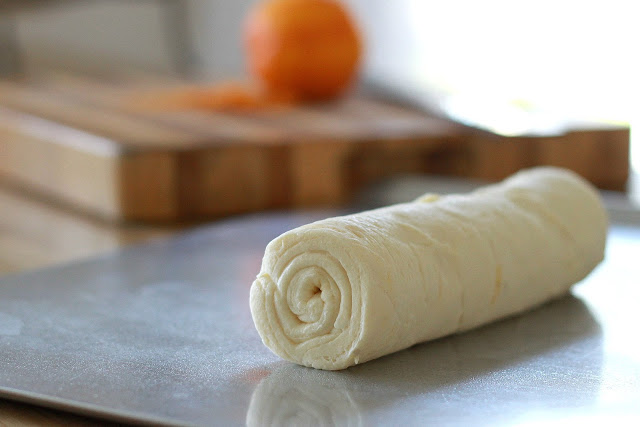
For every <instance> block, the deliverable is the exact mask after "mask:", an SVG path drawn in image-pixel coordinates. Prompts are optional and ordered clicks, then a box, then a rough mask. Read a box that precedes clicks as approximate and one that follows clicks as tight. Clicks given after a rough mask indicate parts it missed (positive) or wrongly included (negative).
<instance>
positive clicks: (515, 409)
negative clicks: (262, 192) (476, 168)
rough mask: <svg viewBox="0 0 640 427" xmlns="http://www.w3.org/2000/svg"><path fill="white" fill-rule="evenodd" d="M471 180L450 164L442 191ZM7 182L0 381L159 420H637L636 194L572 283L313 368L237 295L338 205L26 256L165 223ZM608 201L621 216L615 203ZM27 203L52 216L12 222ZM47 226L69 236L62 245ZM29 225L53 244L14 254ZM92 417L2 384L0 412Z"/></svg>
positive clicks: (38, 418)
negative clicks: (93, 212)
mask: <svg viewBox="0 0 640 427" xmlns="http://www.w3.org/2000/svg"><path fill="white" fill-rule="evenodd" d="M423 184H424V183H421V182H419V181H407V180H405V181H402V183H398V182H396V183H395V184H394V183H391V184H389V185H388V186H386V187H385V186H381V187H378V188H377V190H376V191H373V192H370V193H369V194H368V195H366V197H365V198H366V199H368V203H372V202H371V201H372V200H373V201H374V202H373V203H374V204H386V203H390V202H395V201H399V200H394V197H400V196H398V195H399V194H402V198H403V199H404V200H406V199H408V198H409V197H411V196H413V195H412V194H411V193H412V192H414V191H420V192H424V191H423V190H424V188H423ZM468 185H469V184H467V183H460V182H453V181H449V182H448V183H446V185H444V186H442V185H441V186H440V191H443V192H447V191H461V190H465V189H466V187H467V186H468ZM418 187H419V190H418ZM0 196H1V197H3V198H4V199H3V200H5V201H8V202H10V203H5V205H4V206H3V209H4V211H5V212H13V217H11V216H4V218H5V220H4V221H5V224H4V226H5V227H4V228H5V229H7V228H8V229H9V230H13V236H14V237H13V240H11V239H8V238H7V237H4V239H5V240H4V243H3V245H1V246H0V250H1V251H0V252H1V253H0V255H2V256H3V257H5V258H4V259H10V260H11V262H5V264H4V265H3V267H4V271H6V272H12V274H8V275H5V276H4V277H0V360H1V361H2V362H1V363H2V369H1V370H0V395H2V396H3V397H5V398H8V399H12V400H19V401H22V402H28V403H33V404H37V405H43V406H46V407H50V408H57V409H63V410H68V411H73V412H75V413H80V414H87V415H90V416H97V417H105V418H106V419H111V420H116V421H142V422H144V421H147V422H152V423H167V424H199V425H201V424H211V423H212V422H215V423H216V424H219V425H240V424H248V425H264V424H271V423H273V424H275V425H279V424H283V423H286V422H290V423H296V422H298V421H300V422H302V421H303V420H312V422H314V423H326V424H331V423H335V424H341V425H375V424H385V425H388V424H390V423H393V424H399V423H404V424H408V425H412V424H416V423H417V424H424V423H425V422H429V423H434V424H439V425H452V424H468V423H470V422H473V423H474V424H490V425H501V424H509V425H512V424H518V425H522V424H524V425H530V424H538V423H550V422H557V423H558V424H559V423H562V424H565V423H566V422H570V421H580V422H582V421H585V420H588V421H595V422H597V423H598V424H603V423H605V422H612V423H616V424H619V423H621V422H627V423H633V422H634V421H635V422H638V421H640V412H639V411H638V408H637V402H638V401H640V346H639V345H638V344H637V340H636V336H637V333H636V325H637V324H638V322H639V321H640V317H639V316H638V314H637V307H635V305H636V302H637V301H638V297H639V296H640V286H639V285H640V283H639V282H640V265H638V263H637V257H638V254H640V221H636V219H637V217H634V216H633V213H632V211H628V212H627V214H625V215H626V216H624V215H623V217H624V218H623V219H625V221H624V222H626V225H625V224H616V225H614V226H613V227H612V228H611V233H610V237H609V242H608V247H607V255H606V260H605V262H603V263H602V264H601V265H600V266H599V267H598V268H597V269H596V270H595V271H594V273H593V274H592V275H590V276H589V277H588V278H587V279H586V280H585V281H583V282H582V283H581V284H579V285H577V286H576V287H575V288H574V291H573V294H572V295H570V296H567V297H565V298H562V299H559V300H557V301H554V302H551V303H550V304H546V305H544V306H542V307H540V308H538V309H535V310H532V311H530V312H528V313H526V314H524V315H521V316H517V317H513V318H510V319H507V320H504V321H501V322H497V323H494V324H491V325H489V326H486V327H483V328H480V329H477V330H474V331H471V332H468V333H465V334H461V335H455V336H452V337H448V338H444V339H440V340H437V341H434V342H431V343H427V344H422V345H418V346H414V347H412V348H410V349H408V350H405V351H402V352H398V353H396V354H394V355H390V356H387V357H384V358H381V359H379V360H376V361H372V362H369V363H366V364H363V365H360V366H356V367H353V368H350V369H348V370H346V371H341V372H322V371H316V370H312V369H308V368H303V367H299V366H296V365H293V364H290V363H288V362H284V361H282V360H280V359H279V358H277V357H276V356H274V355H273V354H271V353H270V352H269V351H268V350H267V349H266V347H264V346H263V345H262V343H261V342H260V338H259V336H258V335H257V332H256V331H255V329H254V327H253V323H252V321H251V316H250V313H249V309H248V303H247V301H248V292H249V286H250V284H251V282H252V280H253V277H254V276H255V274H256V272H257V271H258V269H259V265H260V261H261V258H262V254H263V251H264V247H265V245H266V243H267V242H268V241H269V240H270V239H271V238H273V237H275V236H276V235H278V234H280V233H281V232H283V231H285V230H287V229H289V228H292V227H294V226H296V225H300V224H303V223H306V222H309V221H311V220H314V219H319V218H322V217H324V216H328V215H332V214H334V213H335V212H333V211H321V212H298V213H291V212H289V213H271V214H256V215H250V216H246V217H241V218H235V219H230V220H223V221H220V222H218V223H215V224H213V225H209V226H200V227H196V228H195V229H192V230H190V231H188V232H186V233H181V234H179V235H177V236H176V237H173V238H171V239H168V240H167V239H163V240H156V241H154V242H151V243H149V244H146V245H142V246H136V247H129V248H125V249H124V250H121V251H117V252H111V253H108V254H103V255H100V256H99V257H97V258H92V259H88V260H83V261H79V262H74V263H70V264H64V265H61V266H54V267H50V268H46V269H41V270H33V271H27V272H20V271H21V270H27V269H30V268H32V267H35V266H38V264H40V265H47V264H56V263H59V262H61V261H67V260H71V259H74V258H78V257H80V256H81V254H82V253H83V251H82V249H81V248H82V247H84V248H85V252H84V253H86V254H90V253H97V252H101V251H105V250H107V249H109V248H115V247H118V246H120V245H124V244H128V243H132V242H140V241H144V240H147V239H149V238H150V237H157V236H164V235H167V234H172V233H174V232H175V231H176V230H167V229H163V228H161V227H149V226H133V225H129V226H115V225H108V224H104V223H101V222H96V221H94V220H91V219H88V218H87V217H84V216H82V215H81V214H65V211H64V210H61V209H59V208H58V207H55V206H49V205H45V206H46V208H43V209H44V210H43V209H40V208H39V207H38V206H39V203H40V202H37V201H32V200H30V199H23V198H22V196H20V195H19V194H17V193H15V192H13V191H4V192H3V193H0ZM12 206H13V207H12ZM615 206H618V205H615V203H614V208H615ZM616 212H617V213H616ZM613 214H614V215H612V216H614V217H619V216H620V209H617V210H615V209H614V212H613ZM616 215H617V216H616ZM34 218H39V219H43V220H46V225H49V227H46V225H41V226H40V227H41V230H35V231H39V232H35V231H34V230H31V229H30V228H28V227H27V226H24V227H22V228H20V227H15V224H17V223H18V222H20V221H19V219H21V220H24V221H25V223H27V222H28V221H27V220H28V219H31V220H33V219H34ZM11 221H14V222H13V223H12V222H11ZM12 224H13V226H12ZM56 225H57V228H58V229H60V230H59V231H66V233H67V234H68V235H69V236H71V235H75V236H76V238H75V243H73V241H71V242H67V246H66V247H67V250H66V252H65V249H64V248H65V244H63V243H64V241H65V240H64V238H63V237H55V236H57V234H56V232H55V231H54V230H55V229H56ZM47 229H49V230H50V231H49V232H48V233H44V231H45V230H47ZM3 234H4V235H5V236H6V235H11V233H8V232H5V233H3ZM29 236H31V237H30V238H29ZM43 236H44V237H43ZM47 236H48V237H47ZM100 236H102V237H100ZM77 237H82V238H83V239H84V240H80V239H78V238H77ZM30 239H31V241H32V242H31V243H32V246H33V247H34V248H35V247H37V246H38V245H40V246H42V245H43V244H46V243H47V241H48V242H49V245H50V248H49V249H48V250H43V251H42V253H41V254H40V256H39V257H34V256H32V257H29V253H31V252H30V251H29V250H27V249H28V248H29V247H30V246H29V244H27V243H25V244H22V246H19V245H18V248H22V249H19V250H22V253H23V257H22V258H21V257H18V256H14V258H13V259H11V258H6V256H7V255H6V254H8V253H10V252H11V249H12V248H11V246H12V244H13V245H14V246H15V244H16V242H20V241H23V242H29V240H30ZM37 239H41V240H40V242H39V243H37V242H38V240H37ZM34 240H35V243H34ZM82 242H84V243H82ZM92 244H93V246H92ZM56 248H58V250H56ZM60 248H62V249H60ZM33 253H37V252H33ZM65 253H66V255H65ZM24 255H26V256H24ZM46 255H48V256H49V257H50V258H49V259H47V257H46ZM29 259H30V261H29ZM21 262H22V264H20V263H21ZM92 422H93V421H92V420H91V419H89V418H81V417H77V416H73V415H66V414H64V413H62V412H58V411H52V410H48V409H40V407H39V406H31V405H24V404H20V403H10V402H9V401H6V400H5V401H2V400H0V424H2V423H4V424H6V425H33V424H42V423H47V424H53V425H56V424H57V425H63V424H64V425H68V424H76V425H78V424H85V423H92Z"/></svg>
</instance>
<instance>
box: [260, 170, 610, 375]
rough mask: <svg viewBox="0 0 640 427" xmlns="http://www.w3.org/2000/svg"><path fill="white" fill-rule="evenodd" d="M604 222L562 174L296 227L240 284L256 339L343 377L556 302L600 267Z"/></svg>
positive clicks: (581, 184)
mask: <svg viewBox="0 0 640 427" xmlns="http://www.w3.org/2000/svg"><path fill="white" fill-rule="evenodd" d="M606 230H607V218H606V212H605V210H604V207H603V205H602V203H601V201H600V199H599V197H598V194H597V192H596V191H595V190H594V189H593V188H592V187H591V186H590V185H589V184H588V183H587V182H586V181H584V180H583V179H582V178H580V177H578V176H577V175H575V174H573V173H572V172H569V171H565V170H561V169H556V168H536V169H532V170H528V171H523V172H520V173H518V174H516V175H514V176H513V177H511V178H509V179H507V180H505V181H504V182H502V183H500V184H496V185H491V186H487V187H484V188H481V189H480V190H477V191H475V192H473V193H470V194H467V195H452V196H442V197H439V198H438V197H433V196H429V197H427V198H424V199H423V198H421V199H418V200H417V201H414V202H412V203H405V204H399V205H393V206H389V207H387V208H382V209H377V210H373V211H368V212H362V213H359V214H355V215H350V216H344V217H338V218H330V219H326V220H323V221H318V222H315V223H313V224H309V225H305V226H302V227H299V228H296V229H294V230H291V231H289V232H287V233H284V234H283V235H281V236H280V237H278V238H276V239H274V240H273V241H272V242H271V243H269V245H268V246H267V249H266V253H265V256H264V259H263V262H262V269H261V271H260V273H259V275H258V277H257V279H256V281H255V282H254V284H253V286H252V288H251V312H252V315H253V318H254V321H255V324H256V327H257V329H258V331H259V333H260V335H261V337H262V339H263V341H264V343H265V344H266V345H267V346H268V347H269V348H270V349H271V350H273V351H274V352H275V353H276V354H278V355H280V356H281V357H283V358H285V359H288V360H291V361H293V362H296V363H299V364H303V365H306V366H313V367H315V368H320V369H343V368H346V367H348V366H351V365H354V364H358V363H362V362H365V361H367V360H371V359H374V358H377V357H380V356H383V355H386V354H389V353H391V352H394V351H397V350H401V349H404V348H407V347H409V346H411V345H413V344H416V343H419V342H423V341H427V340H430V339H434V338H437V337H441V336H444V335H447V334H451V333H454V332H459V331H463V330H467V329H470V328H473V327H476V326H478V325H481V324H484V323H487V322H490V321H492V320H495V319H498V318H501V317H504V316H508V315H511V314H514V313H518V312H522V311H523V310H526V309H528V308H531V307H533V306H535V305H538V304H540V303H542V302H545V301H547V300H549V299H551V298H554V297H557V296H559V295H562V294H565V293H566V292H567V291H568V289H569V288H570V286H571V285H572V284H574V283H575V282H577V281H579V280H581V279H582V278H584V277H585V276H586V275H587V274H588V273H589V272H590V271H591V270H592V269H593V268H594V267H595V266H596V265H597V264H598V263H599V262H600V261H601V260H602V257H603V253H604V245H605V239H606Z"/></svg>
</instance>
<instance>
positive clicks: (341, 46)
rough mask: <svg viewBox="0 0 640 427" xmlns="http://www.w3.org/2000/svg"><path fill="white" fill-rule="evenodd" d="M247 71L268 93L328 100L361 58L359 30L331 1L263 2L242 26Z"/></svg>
mask: <svg viewBox="0 0 640 427" xmlns="http://www.w3.org/2000/svg"><path fill="white" fill-rule="evenodd" d="M244 35H245V43H246V49H247V65H248V68H249V72H250V73H251V74H252V75H253V76H254V77H255V78H257V79H258V80H259V81H260V82H262V84H263V85H264V89H265V90H266V91H267V92H268V93H284V94H286V95H288V96H291V97H293V98H295V99H298V100H300V101H319V100H329V99H332V98H335V97H337V96H339V95H341V94H342V93H343V92H344V91H345V90H346V89H347V88H348V86H349V84H350V83H351V82H352V81H353V80H354V78H355V74H356V72H357V69H358V65H359V63H360V58H361V56H362V41H361V37H360V33H359V30H358V29H357V27H356V25H355V24H354V21H353V19H352V18H351V17H350V16H349V14H348V13H347V11H346V10H345V8H344V7H343V6H342V5H341V4H340V3H339V2H337V1H334V0H267V1H264V2H261V3H259V4H257V5H256V6H255V7H254V8H253V9H252V10H251V11H250V13H249V15H248V17H247V20H246V22H245V27H244Z"/></svg>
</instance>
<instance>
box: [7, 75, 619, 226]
mask: <svg viewBox="0 0 640 427" xmlns="http://www.w3.org/2000/svg"><path fill="white" fill-rule="evenodd" d="M168 87H169V86H168V85H167V83H166V82H162V81H150V80H149V79H135V78H131V79H128V80H126V81H125V80H107V79H102V80H98V79H90V78H81V77H69V76H65V77H60V76H57V77H55V78H51V77H50V78H39V79H30V80H22V81H11V82H2V83H0V153H1V155H0V174H2V175H3V176H4V177H6V178H8V179H10V180H13V181H15V182H19V183H21V184H23V185H26V186H28V187H30V188H32V189H34V190H36V191H39V192H41V193H44V194H46V195H49V196H51V197H53V198H55V199H58V200H61V201H63V202H66V203H69V204H72V205H74V206H77V207H79V208H82V209H84V210H88V211H91V212H94V213H97V214H99V215H101V216H104V217H107V218H112V219H118V220H151V221H177V220H189V219H197V218H200V219H202V218H213V217H220V216H224V215H229V214H234V213H241V212H250V211H256V210H264V209H274V208H287V207H302V206H318V205H336V204H340V203H343V202H345V201H347V200H348V199H349V197H350V196H351V195H352V194H353V193H354V191H355V190H357V189H358V188H360V187H361V186H363V185H365V184H367V183H370V182H373V181H375V180H379V179H382V178H384V177H387V176H391V175H393V174H398V173H433V174H444V175H456V176H465V177H474V178H480V179H487V180H498V179H501V178H503V177H505V176H507V175H509V174H511V173H513V172H515V171H517V170H518V169H521V168H523V167H530V166H534V165H540V164H550V165H557V166H563V167H568V168H570V169H573V170H575V171H577V172H578V173H580V174H582V175H583V176H585V177H586V178H587V179H589V180H591V181H592V182H593V183H595V184H596V185H598V186H600V187H602V188H608V189H623V188H624V185H625V183H626V179H627V175H628V149H629V130H628V129H627V128H625V127H606V128H604V127H590V128H580V129H573V130H570V131H568V132H566V133H565V134H562V135H556V136H552V137H513V138H508V137H502V136H498V135H494V134H491V133H488V132H483V131H479V130H475V129H472V128H469V127H466V126H463V125H460V124H458V123H454V122H451V121H448V120H443V119H440V118H435V117H430V116H428V115H426V114H424V113H422V112H418V111H415V110H411V109H408V108H402V107H398V106H395V105H390V104H387V103H384V102H381V101H377V100H373V99H367V98H360V97H351V98H347V99H344V100H342V101H339V102H335V103H331V104H324V105H314V106H305V107H296V108H281V109H277V110H273V111H267V112H259V113H257V112H252V113H242V114H227V113H213V112H207V111H142V110H139V109H138V110H133V109H131V108H127V107H126V102H125V100H126V99H128V97H131V95H132V94H136V93H141V92H148V91H149V90H166V89H167V88H168Z"/></svg>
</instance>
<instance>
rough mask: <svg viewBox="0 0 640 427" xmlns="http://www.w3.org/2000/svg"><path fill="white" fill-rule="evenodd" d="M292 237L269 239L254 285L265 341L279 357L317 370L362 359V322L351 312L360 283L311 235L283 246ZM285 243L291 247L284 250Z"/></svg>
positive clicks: (259, 327) (253, 296) (258, 322)
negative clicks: (318, 246)
mask: <svg viewBox="0 0 640 427" xmlns="http://www.w3.org/2000/svg"><path fill="white" fill-rule="evenodd" d="M311 234H313V233H311ZM288 237H290V236H288V234H285V235H283V236H280V237H279V238H277V239H275V240H274V241H273V242H271V243H270V244H269V246H268V247H267V250H266V252H265V257H264V260H263V266H262V270H261V272H260V273H259V274H258V277H257V278H256V280H255V281H254V282H253V285H252V286H251V294H250V305H251V313H252V316H253V320H254V323H255V325H256V328H257V330H258V332H259V334H260V336H261V338H262V341H263V342H264V344H265V345H266V346H267V347H268V348H269V349H271V350H272V351H273V352H274V353H275V354H277V355H278V356H280V357H282V358H284V359H287V360H290V361H292V362H295V363H298V364H301V365H305V366H309V367H313V368H317V369H326V370H335V369H344V368H346V367H348V366H351V365H353V364H356V363H358V356H357V351H356V344H357V341H358V337H359V328H360V322H359V321H354V319H353V317H354V316H357V315H358V314H359V309H357V308H356V309H355V310H354V309H353V304H352V298H353V297H354V293H355V295H356V297H357V296H358V294H359V289H358V287H354V286H352V283H351V281H350V280H349V276H348V273H347V271H346V270H345V268H344V266H343V265H342V264H341V262H340V261H338V258H336V257H335V256H333V255H332V254H331V253H329V252H327V251H325V250H319V249H314V248H313V243H314V239H313V236H309V235H307V236H306V237H305V239H304V240H303V241H300V242H298V243H297V244H293V245H283V244H282V240H283V239H287V238H288ZM309 245H311V247H309ZM283 247H287V248H289V249H287V250H286V251H285V252H284V253H280V250H281V249H282V248H283Z"/></svg>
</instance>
